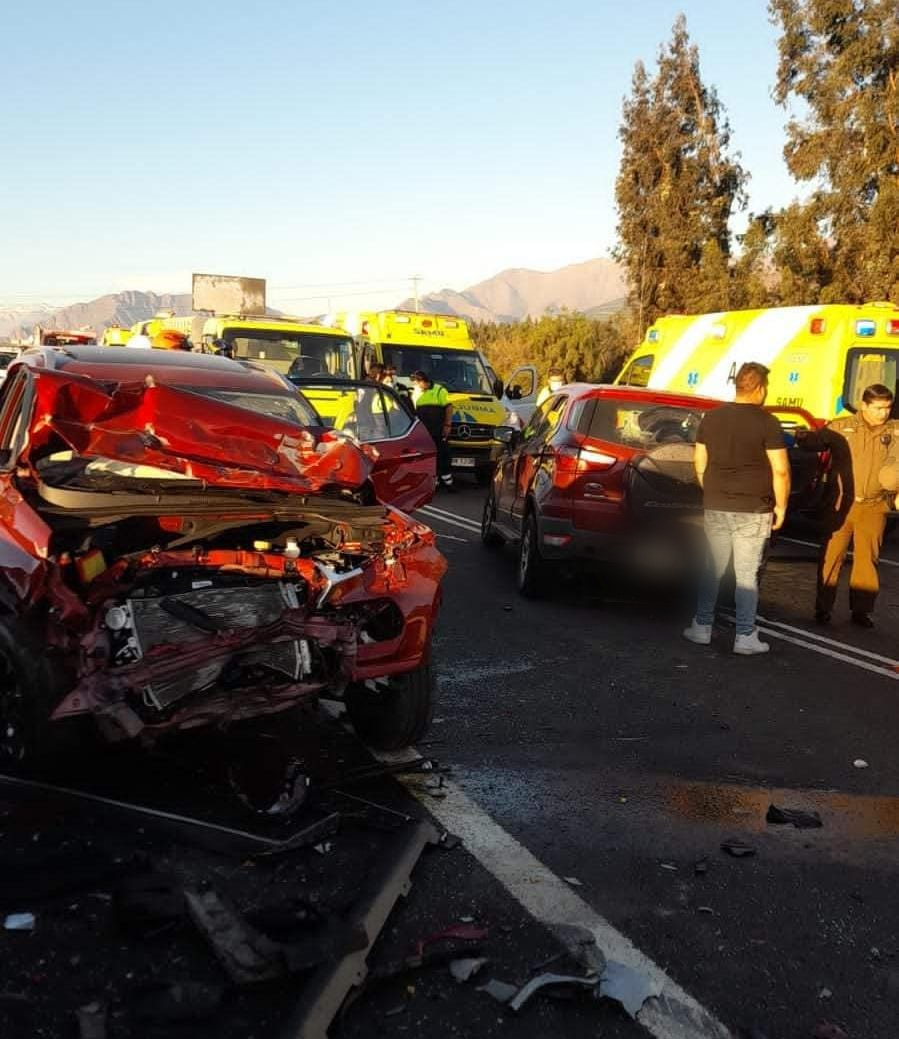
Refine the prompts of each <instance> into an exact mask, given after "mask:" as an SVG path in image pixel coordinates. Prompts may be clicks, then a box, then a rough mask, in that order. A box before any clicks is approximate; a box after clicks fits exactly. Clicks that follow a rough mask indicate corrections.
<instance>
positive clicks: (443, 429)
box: [412, 371, 453, 491]
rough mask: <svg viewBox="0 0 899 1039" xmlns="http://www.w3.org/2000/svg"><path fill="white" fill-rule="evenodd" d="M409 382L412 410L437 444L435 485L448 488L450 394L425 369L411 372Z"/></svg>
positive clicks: (450, 484) (450, 472) (450, 476)
mask: <svg viewBox="0 0 899 1039" xmlns="http://www.w3.org/2000/svg"><path fill="white" fill-rule="evenodd" d="M412 386H413V390H412V399H413V400H414V401H415V414H416V415H417V416H418V418H419V419H420V420H421V424H422V425H423V426H424V427H425V429H427V431H428V432H429V433H430V434H431V436H432V438H433V440H434V443H435V445H436V446H437V486H438V487H442V488H443V489H444V490H447V491H451V490H452V489H453V469H452V458H451V457H450V449H449V443H448V441H449V435H450V428H451V426H452V421H453V406H452V404H450V400H449V394H448V393H447V392H446V389H445V387H443V386H441V385H439V384H438V383H435V382H432V381H431V377H430V375H428V373H427V372H422V371H418V372H413V374H412Z"/></svg>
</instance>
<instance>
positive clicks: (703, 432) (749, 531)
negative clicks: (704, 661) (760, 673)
mask: <svg viewBox="0 0 899 1039" xmlns="http://www.w3.org/2000/svg"><path fill="white" fill-rule="evenodd" d="M736 389H737V393H736V401H735V402H734V403H733V404H725V405H723V406H722V407H720V408H715V409H714V410H713V411H709V412H707V413H706V415H705V417H704V418H703V420H702V422H701V423H700V426H699V432H698V433H697V436H696V454H695V460H694V464H695V467H696V477H697V479H698V480H699V484H700V486H701V487H702V489H703V506H704V508H705V533H706V540H707V541H708V562H707V564H706V567H705V571H704V573H703V575H702V580H701V582H700V588H699V599H698V603H697V607H696V616H695V617H694V618H693V623H692V624H691V625H690V627H689V628H687V629H686V630H685V631H684V638H687V639H689V640H690V641H691V642H696V643H698V644H699V645H701V646H707V645H708V644H709V643H710V642H711V641H712V622H713V620H714V619H715V604H716V602H717V600H718V585H719V584H720V582H721V578H722V577H723V576H724V573H725V571H726V570H727V567H728V564H729V563H730V560H731V557H733V561H734V573H735V575H736V579H737V586H736V593H735V600H736V608H737V634H736V638H735V639H734V653H739V654H740V655H741V656H753V655H755V654H756V653H767V652H768V650H769V649H770V646H769V645H768V643H767V642H762V641H761V640H760V639H759V633H758V629H757V628H756V626H755V613H756V609H757V607H758V600H759V589H758V572H759V567H760V566H761V562H762V555H763V553H764V551H765V542H766V541H767V540H768V538H769V537H770V535H771V531H772V530H779V529H780V527H782V526H783V522H784V518H785V516H786V513H787V499H788V498H789V496H790V465H789V462H788V460H787V449H786V447H785V446H784V436H783V430H782V429H781V427H780V423H779V422H778V421H777V419H776V418H775V417H774V416H773V415H772V414H771V413H770V412H767V411H765V410H764V408H763V407H762V405H763V404H764V403H765V398H766V397H767V395H768V369H767V368H766V367H765V366H764V365H763V364H756V363H754V362H750V363H748V364H744V365H743V366H742V367H741V368H740V370H739V371H738V372H737V377H736Z"/></svg>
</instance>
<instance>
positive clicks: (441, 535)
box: [437, 532, 471, 545]
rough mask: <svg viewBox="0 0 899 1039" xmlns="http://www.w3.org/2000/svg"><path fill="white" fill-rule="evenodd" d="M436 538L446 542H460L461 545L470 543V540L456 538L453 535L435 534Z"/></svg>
mask: <svg viewBox="0 0 899 1039" xmlns="http://www.w3.org/2000/svg"><path fill="white" fill-rule="evenodd" d="M437 537H438V538H444V539H445V540H446V541H460V542H461V543H462V544H463V545H468V544H470V543H471V538H457V537H456V535H455V534H441V533H439V532H437Z"/></svg>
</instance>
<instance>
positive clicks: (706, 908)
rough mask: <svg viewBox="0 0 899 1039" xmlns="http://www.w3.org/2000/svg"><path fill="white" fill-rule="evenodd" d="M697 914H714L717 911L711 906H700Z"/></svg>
mask: <svg viewBox="0 0 899 1039" xmlns="http://www.w3.org/2000/svg"><path fill="white" fill-rule="evenodd" d="M696 912H697V913H714V912H715V910H714V909H712V907H711V906H698V907H697V909H696Z"/></svg>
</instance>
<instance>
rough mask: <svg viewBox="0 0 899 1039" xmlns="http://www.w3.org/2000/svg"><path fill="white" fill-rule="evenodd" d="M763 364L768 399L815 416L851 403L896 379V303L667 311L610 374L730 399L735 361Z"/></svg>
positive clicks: (628, 382) (898, 315)
mask: <svg viewBox="0 0 899 1039" xmlns="http://www.w3.org/2000/svg"><path fill="white" fill-rule="evenodd" d="M746 361H759V362H761V363H762V364H764V365H767V366H768V367H769V368H770V369H771V377H770V383H769V387H768V404H769V406H774V407H782V408H801V409H803V410H804V411H807V412H810V413H811V414H812V415H813V416H814V417H815V418H817V419H825V420H826V419H831V418H833V417H834V416H836V415H840V414H845V413H846V412H851V411H854V410H855V409H856V408H857V407H858V404H859V401H860V400H861V395H862V392H863V391H864V389H865V387H866V386H870V385H871V384H872V383H883V384H884V385H886V386H889V388H890V389H891V390H893V391H894V392H895V391H896V390H897V383H899V306H896V305H895V304H892V303H865V304H863V305H860V306H852V305H848V304H835V303H834V304H825V305H822V306H801V307H772V308H770V309H766V310H731V311H726V312H719V313H715V314H700V315H691V316H688V315H684V314H672V315H670V316H668V317H663V318H660V319H659V320H658V321H656V322H655V324H654V325H652V326H651V327H650V328H649V329H648V330H647V332H646V337H645V338H644V340H643V342H642V343H641V344H640V346H639V347H638V348H637V349H636V350H635V351H634V353H633V354H632V355H631V357H630V358H629V359H628V361H627V363H626V364H625V365H624V368H623V369H622V371H621V372H620V374H619V375H618V378H617V379H616V380H615V381H616V382H617V383H619V384H621V385H625V386H648V387H650V388H651V389H663V390H672V391H675V392H678V393H695V394H699V395H701V396H704V397H718V398H720V399H724V400H727V399H731V398H732V397H733V393H734V379H735V377H736V374H737V371H738V369H739V367H740V365H741V364H743V363H744V362H746Z"/></svg>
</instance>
